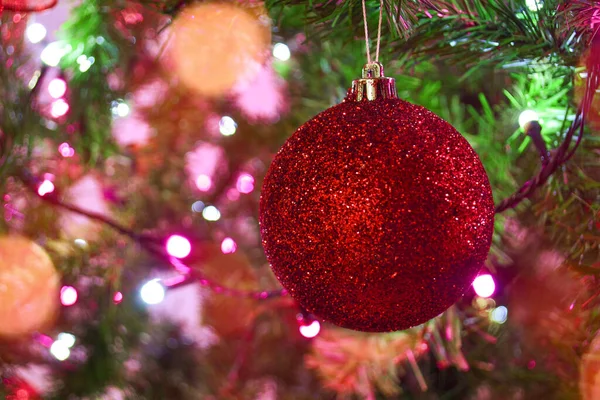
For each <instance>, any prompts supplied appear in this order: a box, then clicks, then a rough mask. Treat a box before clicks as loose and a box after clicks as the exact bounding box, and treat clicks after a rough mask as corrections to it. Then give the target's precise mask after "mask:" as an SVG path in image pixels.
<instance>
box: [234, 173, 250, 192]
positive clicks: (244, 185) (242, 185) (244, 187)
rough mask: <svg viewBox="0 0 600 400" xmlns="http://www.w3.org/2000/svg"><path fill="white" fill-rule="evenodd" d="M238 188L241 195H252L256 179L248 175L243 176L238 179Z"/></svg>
mask: <svg viewBox="0 0 600 400" xmlns="http://www.w3.org/2000/svg"><path fill="white" fill-rule="evenodd" d="M236 188H237V190H238V191H239V192H240V193H244V194H248V193H251V192H252V191H253V190H254V177H253V176H252V175H250V174H246V173H243V174H241V175H240V176H239V177H238V179H237V183H236Z"/></svg>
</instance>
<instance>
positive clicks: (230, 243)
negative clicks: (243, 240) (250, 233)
mask: <svg viewBox="0 0 600 400" xmlns="http://www.w3.org/2000/svg"><path fill="white" fill-rule="evenodd" d="M236 250H237V243H236V242H235V240H233V239H232V238H230V237H226V238H225V239H223V241H222V242H221V251H222V252H223V254H232V253H235V251H236Z"/></svg>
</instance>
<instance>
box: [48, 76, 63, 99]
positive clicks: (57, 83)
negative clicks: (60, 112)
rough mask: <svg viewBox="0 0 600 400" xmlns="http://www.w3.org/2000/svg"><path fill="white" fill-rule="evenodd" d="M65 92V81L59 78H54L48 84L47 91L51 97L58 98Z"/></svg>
mask: <svg viewBox="0 0 600 400" xmlns="http://www.w3.org/2000/svg"><path fill="white" fill-rule="evenodd" d="M66 92H67V82H65V81H64V80H62V79H60V78H54V79H52V80H51V81H50V83H49V84H48V93H50V96H52V98H53V99H59V98H61V97H63V96H64V95H65V93H66Z"/></svg>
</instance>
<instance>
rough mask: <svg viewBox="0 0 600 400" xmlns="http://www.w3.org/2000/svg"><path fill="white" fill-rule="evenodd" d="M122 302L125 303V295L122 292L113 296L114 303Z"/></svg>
mask: <svg viewBox="0 0 600 400" xmlns="http://www.w3.org/2000/svg"><path fill="white" fill-rule="evenodd" d="M122 301H123V293H121V292H117V293H115V295H114V296H113V302H114V303H115V304H119V303H120V302H122Z"/></svg>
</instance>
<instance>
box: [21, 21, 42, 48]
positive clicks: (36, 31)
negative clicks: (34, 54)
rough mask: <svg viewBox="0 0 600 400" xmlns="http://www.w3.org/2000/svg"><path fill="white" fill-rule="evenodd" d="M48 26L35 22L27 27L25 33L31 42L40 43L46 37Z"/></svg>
mask: <svg viewBox="0 0 600 400" xmlns="http://www.w3.org/2000/svg"><path fill="white" fill-rule="evenodd" d="M46 33H47V31H46V27H45V26H44V25H42V24H40V23H37V22H36V23H34V24H31V25H29V26H28V27H27V29H26V30H25V34H26V35H27V39H29V41H30V42H31V43H39V42H41V41H42V40H44V38H45V37H46Z"/></svg>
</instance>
